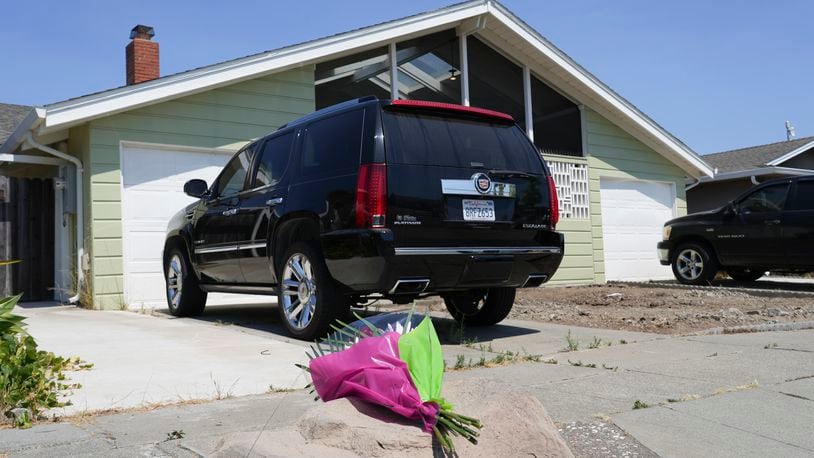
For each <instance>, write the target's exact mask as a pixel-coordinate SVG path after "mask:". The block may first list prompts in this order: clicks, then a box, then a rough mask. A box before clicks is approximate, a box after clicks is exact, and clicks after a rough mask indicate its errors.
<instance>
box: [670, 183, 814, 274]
mask: <svg viewBox="0 0 814 458" xmlns="http://www.w3.org/2000/svg"><path fill="white" fill-rule="evenodd" d="M663 238H664V240H663V241H662V242H659V244H658V254H659V260H660V261H661V263H662V264H663V265H672V268H673V274H674V275H675V277H676V279H677V280H678V281H679V282H681V283H684V284H690V285H700V284H708V283H709V282H710V281H712V279H713V278H714V277H715V274H716V273H718V271H721V270H723V271H725V272H726V273H727V274H728V275H729V276H730V277H732V278H733V279H735V280H738V281H754V280H757V279H758V278H760V277H762V276H763V275H764V274H765V273H766V271H768V270H773V271H786V272H812V271H814V176H799V177H794V178H782V179H776V180H771V181H767V182H765V183H762V184H760V185H759V186H757V187H755V188H752V189H750V190H749V191H748V192H746V193H744V194H743V195H741V196H740V197H738V198H737V199H735V200H733V201H732V202H730V203H729V204H727V205H725V206H724V207H722V208H720V209H717V210H712V211H708V212H702V213H694V214H692V215H687V216H684V217H681V218H676V219H673V220H670V221H668V222H667V223H665V224H664V237H663Z"/></svg>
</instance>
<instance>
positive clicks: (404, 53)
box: [387, 30, 461, 103]
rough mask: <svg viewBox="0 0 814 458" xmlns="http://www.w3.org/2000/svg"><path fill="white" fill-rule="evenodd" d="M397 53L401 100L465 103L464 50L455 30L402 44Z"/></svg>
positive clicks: (397, 46)
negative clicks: (460, 54) (461, 60)
mask: <svg viewBox="0 0 814 458" xmlns="http://www.w3.org/2000/svg"><path fill="white" fill-rule="evenodd" d="M396 49H397V54H396V56H397V60H398V69H399V71H398V96H399V98H400V99H416V100H430V101H433V102H445V103H461V70H460V68H459V66H460V64H459V62H460V59H459V51H460V50H459V48H458V37H457V36H456V35H455V31H454V30H445V31H443V32H438V33H433V34H431V35H426V36H423V37H420V38H416V39H413V40H409V41H405V42H402V43H398V44H397V45H396ZM387 76H389V75H387ZM387 81H388V82H389V78H387Z"/></svg>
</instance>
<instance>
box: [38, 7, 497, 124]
mask: <svg viewBox="0 0 814 458" xmlns="http://www.w3.org/2000/svg"><path fill="white" fill-rule="evenodd" d="M487 11H488V10H487V2H486V1H484V0H475V1H471V2H467V3H461V4H457V5H452V6H449V7H447V8H443V9H440V10H436V11H431V12H428V13H424V14H420V15H416V16H411V17H407V18H403V19H399V20H395V21H391V22H387V23H384V24H380V25H376V26H371V27H367V28H362V29H358V30H354V31H350V32H346V33H343V34H339V35H335V36H332V37H328V38H323V39H319V40H314V41H311V42H307V43H303V44H301V45H295V46H291V47H288V48H283V49H279V50H276V51H269V52H266V53H261V54H256V55H253V56H248V57H245V58H242V59H236V60H233V61H229V62H224V63H221V64H215V65H211V66H208V67H204V68H201V69H198V70H193V71H189V72H185V73H180V74H178V75H175V76H170V77H167V78H160V79H158V80H155V81H150V82H144V83H141V84H137V85H132V86H125V87H122V88H118V89H113V90H110V91H105V92H101V93H98V94H91V95H88V96H85V97H80V98H77V99H72V100H67V101H64V102H58V103H55V104H51V105H47V106H46V107H45V108H46V109H47V118H46V120H45V123H44V124H43V126H42V128H41V131H42V132H43V133H47V132H49V131H51V130H54V129H63V128H67V127H71V126H74V125H78V124H81V123H83V122H87V121H89V120H92V119H95V118H98V117H101V116H108V115H110V114H115V113H118V112H122V111H125V110H131V109H133V108H138V107H141V106H145V105H149V104H153V103H158V102H161V101H164V100H168V99H171V98H176V97H180V96H184V95H191V94H195V93H197V92H201V91H205V90H209V89H212V88H216V87H219V86H223V85H227V84H234V83H236V82H240V81H243V80H247V79H251V78H257V77H258V76H262V75H263V74H268V73H272V72H278V71H283V70H286V69H288V68H295V67H299V66H302V65H303V64H307V63H308V62H313V61H315V60H317V59H320V58H324V57H327V56H331V55H335V54H340V53H342V52H344V51H346V50H348V49H356V48H362V47H370V46H377V45H379V44H385V43H388V42H390V41H392V40H393V39H395V38H398V37H402V36H404V35H409V34H410V33H413V32H416V31H419V30H429V29H433V28H437V27H441V26H444V25H448V24H456V23H459V22H461V21H464V20H466V19H469V18H472V17H476V16H479V15H481V14H485V13H486V12H487Z"/></svg>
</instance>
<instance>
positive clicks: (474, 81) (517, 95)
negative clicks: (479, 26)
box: [467, 36, 526, 129]
mask: <svg viewBox="0 0 814 458" xmlns="http://www.w3.org/2000/svg"><path fill="white" fill-rule="evenodd" d="M467 51H468V56H467V58H468V62H469V93H470V95H469V101H470V103H471V105H472V106H473V107H480V108H488V109H490V110H497V111H500V112H503V113H507V114H510V115H511V116H512V117H514V119H515V120H516V121H517V123H518V124H520V126H521V127H523V128H524V129H525V125H526V123H525V110H524V107H525V103H524V97H523V69H522V68H520V66H518V65H516V64H515V63H514V62H512V61H510V60H509V59H507V58H505V57H503V55H502V54H500V53H499V52H497V51H495V50H494V49H492V48H491V47H489V45H487V44H486V43H484V42H482V41H481V40H479V39H477V38H476V37H474V36H469V37H468V38H467Z"/></svg>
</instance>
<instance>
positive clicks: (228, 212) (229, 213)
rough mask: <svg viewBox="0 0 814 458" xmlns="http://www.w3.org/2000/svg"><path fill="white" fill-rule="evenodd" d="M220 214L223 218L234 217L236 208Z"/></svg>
mask: <svg viewBox="0 0 814 458" xmlns="http://www.w3.org/2000/svg"><path fill="white" fill-rule="evenodd" d="M221 214H222V215H223V216H232V215H236V214H237V208H230V209H228V210H224V211H223V213H221Z"/></svg>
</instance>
